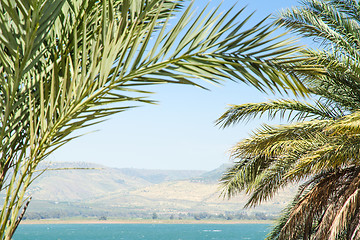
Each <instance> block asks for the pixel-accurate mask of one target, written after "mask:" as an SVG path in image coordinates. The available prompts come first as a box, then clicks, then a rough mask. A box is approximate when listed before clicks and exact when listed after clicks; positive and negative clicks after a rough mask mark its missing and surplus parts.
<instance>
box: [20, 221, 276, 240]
mask: <svg viewBox="0 0 360 240" xmlns="http://www.w3.org/2000/svg"><path fill="white" fill-rule="evenodd" d="M269 227H270V225H269V224H39V225H37V224H35V225H20V226H19V228H18V229H17V231H16V233H15V236H14V238H13V239H14V240H121V239H124V240H140V239H141V240H143V239H145V240H241V239H246V240H261V239H264V238H265V236H266V234H267V233H268V232H269Z"/></svg>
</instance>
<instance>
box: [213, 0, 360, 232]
mask: <svg viewBox="0 0 360 240" xmlns="http://www.w3.org/2000/svg"><path fill="white" fill-rule="evenodd" d="M359 7H360V5H359V2H358V1H345V0H344V1H342V0H324V1H318V0H307V1H303V6H301V7H295V8H292V9H289V10H286V11H283V12H281V13H280V15H279V16H278V18H279V20H278V24H282V25H284V26H285V27H287V28H288V29H290V30H291V31H293V32H295V33H298V34H299V35H301V36H304V37H310V38H312V39H313V40H314V41H317V42H320V46H322V47H323V48H324V49H320V50H319V49H318V50H311V49H308V50H305V51H303V52H302V53H303V54H304V56H307V57H308V60H309V62H307V64H309V65H315V64H320V65H322V66H324V69H325V70H326V74H323V75H321V76H319V75H317V76H312V75H308V76H307V75H306V73H305V74H300V75H299V77H300V78H301V79H303V82H304V84H305V85H306V86H307V87H308V89H309V92H310V95H311V97H312V98H313V99H315V102H319V103H321V105H318V106H316V105H315V106H314V105H309V104H306V103H303V102H299V103H297V102H291V103H290V101H287V100H286V101H284V100H279V101H271V102H268V103H255V104H243V105H239V106H237V105H234V106H233V107H232V108H230V110H228V111H227V112H226V113H225V114H224V115H223V116H222V117H221V118H220V119H219V120H218V124H220V123H221V124H223V126H230V125H231V124H234V123H238V122H239V121H240V120H249V119H251V118H254V117H257V116H262V115H264V114H267V115H268V116H269V117H270V118H273V117H274V116H275V115H279V116H280V117H284V116H285V115H284V114H285V113H288V114H289V117H293V118H294V116H301V117H298V118H296V120H298V121H300V122H298V123H295V124H288V125H281V126H276V127H270V126H266V127H265V128H263V129H260V130H259V131H257V132H255V133H254V134H253V135H252V136H251V137H250V138H248V139H245V140H243V141H242V142H240V143H238V144H237V145H236V146H235V147H234V148H233V151H232V155H231V156H232V158H233V159H234V160H235V165H234V166H233V167H232V168H231V169H230V170H229V171H228V172H227V173H225V174H224V176H223V179H222V180H221V181H222V184H223V187H224V190H223V194H224V195H225V196H233V195H235V194H237V193H238V192H240V191H246V192H247V193H248V194H249V196H250V197H249V201H248V203H247V206H255V205H257V204H259V203H261V202H262V201H264V200H267V199H269V198H271V197H273V196H274V195H275V194H276V192H277V191H278V190H279V189H280V188H282V187H284V186H286V185H287V184H290V183H293V182H300V181H304V180H306V181H307V182H306V183H305V184H303V185H302V186H300V189H299V194H298V195H297V196H296V197H295V198H294V201H293V203H292V204H291V205H290V206H289V207H288V208H287V209H285V211H284V213H283V215H282V216H281V218H280V221H279V223H278V224H277V225H276V226H275V227H274V229H273V231H272V232H271V234H270V235H269V238H268V239H358V238H359V236H360V231H359V230H360V225H359V223H360V214H359V210H358V209H359V201H358V199H359V186H360V185H359V183H360V182H359V157H358V155H359V154H358V153H359V151H360V138H359V130H360V127H359V126H360V122H359V108H360V106H359V103H360V101H359V100H360V81H359V77H360V75H359V73H360V71H359V70H360V68H359V67H360V66H359V62H360V61H359V60H360V59H359V44H358V39H359V34H360V32H359V29H360V25H359V24H360V15H359V14H358V9H359ZM314 109H316V111H319V112H318V114H314V111H315V110H314ZM294 111H296V112H294ZM321 113H327V114H321ZM296 114H298V115H296ZM311 114H313V115H311ZM305 116H306V117H307V118H305ZM319 119H321V120H319ZM290 120H291V119H290Z"/></svg>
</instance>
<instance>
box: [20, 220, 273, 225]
mask: <svg viewBox="0 0 360 240" xmlns="http://www.w3.org/2000/svg"><path fill="white" fill-rule="evenodd" d="M273 223H274V221H272V220H191V219H185V220H167V219H164V220H162V219H156V220H153V219H110V220H96V219H44V220H23V221H21V223H20V224H24V225H31V224H273Z"/></svg>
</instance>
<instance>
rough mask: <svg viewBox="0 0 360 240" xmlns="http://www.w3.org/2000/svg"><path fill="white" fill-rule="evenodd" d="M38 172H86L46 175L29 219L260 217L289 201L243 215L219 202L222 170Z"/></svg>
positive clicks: (241, 199)
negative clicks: (176, 216) (154, 214)
mask: <svg viewBox="0 0 360 240" xmlns="http://www.w3.org/2000/svg"><path fill="white" fill-rule="evenodd" d="M42 167H48V168H51V169H58V168H87V170H80V169H73V170H58V171H52V170H50V171H47V172H45V173H44V174H43V175H42V176H41V177H39V178H38V179H37V180H36V182H35V183H34V185H33V186H32V188H31V191H30V193H31V195H32V196H33V201H32V203H31V205H30V208H29V210H28V211H29V214H28V215H29V216H37V214H38V215H41V216H42V217H44V216H43V215H46V216H45V217H54V216H55V217H67V216H77V215H79V216H82V217H87V216H101V215H106V216H111V217H144V216H149V215H150V214H152V213H154V212H156V213H159V214H160V215H161V214H163V215H174V214H175V215H191V214H198V213H207V214H212V215H220V214H226V213H232V214H235V213H244V212H245V213H250V214H252V213H262V214H267V215H271V216H275V215H277V214H278V213H279V211H280V210H281V209H282V208H283V207H284V206H285V205H286V204H287V202H289V201H290V200H291V197H292V196H293V193H294V191H295V190H296V188H295V187H289V188H287V189H286V190H284V191H282V192H280V193H279V194H278V196H277V197H276V198H275V199H274V200H272V201H270V202H267V203H265V204H262V205H261V206H260V207H257V208H255V209H247V210H244V209H243V206H244V204H245V202H246V200H247V197H246V196H245V195H239V196H237V197H235V198H233V199H231V200H228V199H223V198H222V197H221V196H220V193H221V189H220V186H219V184H218V179H219V178H220V177H221V174H222V173H223V172H224V171H225V169H226V168H227V167H228V166H226V165H223V166H220V167H219V168H217V169H215V170H213V171H209V172H205V171H175V170H146V169H117V168H109V167H104V166H100V165H95V164H89V163H53V164H51V165H46V166H42Z"/></svg>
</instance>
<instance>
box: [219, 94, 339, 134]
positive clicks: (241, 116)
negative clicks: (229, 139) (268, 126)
mask: <svg viewBox="0 0 360 240" xmlns="http://www.w3.org/2000/svg"><path fill="white" fill-rule="evenodd" d="M265 114H267V116H268V118H269V119H274V118H275V117H276V116H279V117H280V118H285V117H286V118H287V119H288V120H289V121H294V120H297V121H299V120H305V119H307V118H312V119H331V118H333V114H332V111H331V109H327V108H326V106H324V105H323V104H321V102H320V101H317V102H316V105H313V104H310V103H306V102H300V101H297V100H285V99H280V100H272V101H269V102H261V103H246V104H242V105H230V108H229V110H227V111H226V112H225V113H224V114H223V115H222V116H221V117H220V118H219V119H218V120H217V121H216V124H217V125H221V127H228V126H230V125H233V124H236V123H238V122H240V121H250V120H251V119H253V118H256V117H262V116H263V115H265Z"/></svg>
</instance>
